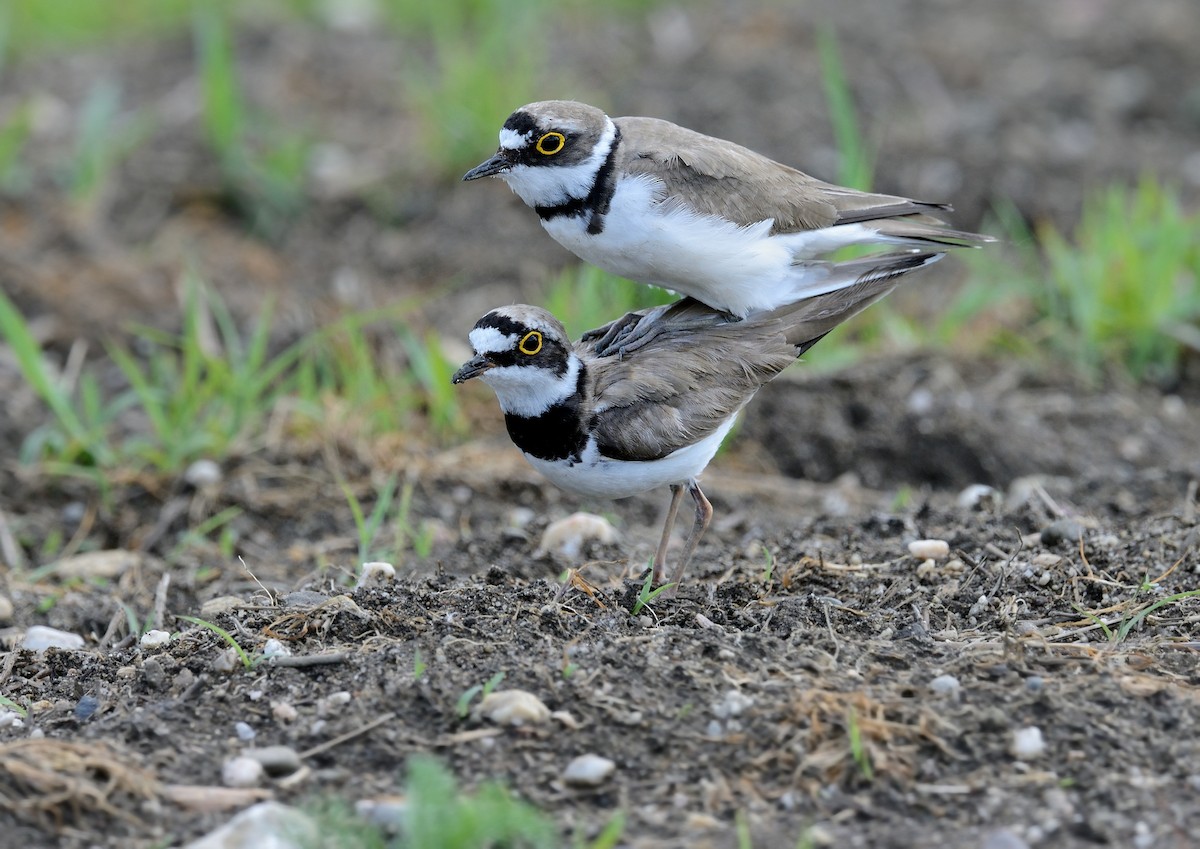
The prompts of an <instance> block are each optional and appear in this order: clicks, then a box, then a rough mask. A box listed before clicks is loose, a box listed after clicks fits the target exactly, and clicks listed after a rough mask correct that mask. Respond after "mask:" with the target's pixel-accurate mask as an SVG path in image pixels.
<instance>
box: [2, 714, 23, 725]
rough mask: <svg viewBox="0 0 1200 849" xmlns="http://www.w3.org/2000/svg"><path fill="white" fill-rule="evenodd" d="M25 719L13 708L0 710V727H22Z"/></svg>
mask: <svg viewBox="0 0 1200 849" xmlns="http://www.w3.org/2000/svg"><path fill="white" fill-rule="evenodd" d="M24 725H25V720H24V718H23V717H22V716H21V714H19V713H17V712H16V711H15V710H0V728H22V727H24Z"/></svg>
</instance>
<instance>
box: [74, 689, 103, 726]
mask: <svg viewBox="0 0 1200 849" xmlns="http://www.w3.org/2000/svg"><path fill="white" fill-rule="evenodd" d="M99 709H100V700H99V699H98V698H96V697H95V696H91V695H88V696H83V697H82V698H81V699H80V700H79V702H78V703H77V704H76V705H75V718H76V719H78V720H79V721H80V722H82V721H83V720H85V719H91V718H92V715H93V714H95V713H96V711H98V710H99Z"/></svg>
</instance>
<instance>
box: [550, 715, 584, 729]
mask: <svg viewBox="0 0 1200 849" xmlns="http://www.w3.org/2000/svg"><path fill="white" fill-rule="evenodd" d="M550 718H551V719H553V720H554V721H555V722H558V723H560V724H561V725H562V726H563V727H564V728H569V729H570V730H572V731H578V730H579V729H580V728H582V727H583V726H582V725H580V724H579V720H578V719H576V718H575V716H574V715H573V714H572V713H571V712H570V711H565V710H556V711H554V713H552V714H550Z"/></svg>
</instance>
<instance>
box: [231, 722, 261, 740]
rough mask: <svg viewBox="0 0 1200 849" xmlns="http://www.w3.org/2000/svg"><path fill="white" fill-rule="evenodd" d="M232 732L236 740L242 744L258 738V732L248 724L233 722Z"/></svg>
mask: <svg viewBox="0 0 1200 849" xmlns="http://www.w3.org/2000/svg"><path fill="white" fill-rule="evenodd" d="M233 730H234V731H235V732H237V736H238V739H239V740H241V741H242V742H243V743H249V742H250V741H251V740H253V739H254V738H255V737H257V736H258V732H257V731H255V730H254V728H253V726H251V725H250V723H248V722H235V723H234V725H233Z"/></svg>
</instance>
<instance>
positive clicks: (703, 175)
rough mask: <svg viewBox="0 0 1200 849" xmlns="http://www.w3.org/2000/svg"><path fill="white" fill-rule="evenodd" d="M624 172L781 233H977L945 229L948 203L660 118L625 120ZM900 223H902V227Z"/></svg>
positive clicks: (958, 238)
mask: <svg viewBox="0 0 1200 849" xmlns="http://www.w3.org/2000/svg"><path fill="white" fill-rule="evenodd" d="M616 123H617V125H618V126H619V127H620V128H621V133H622V147H621V157H622V161H621V167H622V168H623V169H625V170H626V171H629V172H631V173H634V174H646V175H649V176H652V177H655V178H657V179H659V180H661V181H662V183H663V200H664V201H666V202H668V203H669V202H671V200H672V199H674V200H676V201H677V202H680V203H684V204H687V205H688V206H690V207H692V208H693V209H696V210H698V211H700V212H702V213H707V214H709V215H719V216H721V217H723V218H727V219H729V220H730V221H735V222H737V223H738V224H742V225H749V224H754V223H756V222H759V221H763V220H765V219H768V218H771V219H774V221H775V224H774V227H773V228H772V232H774V233H792V232H797V231H801V230H814V229H818V228H821V227H828V226H830V225H833V224H850V223H854V222H861V221H871V222H879V221H880V220H881V219H883V220H887V219H894V218H898V217H899V218H902V219H905V220H904V222H903V223H904V224H905V225H906V226H905V227H904V228H903V229H904V232H903V234H902V235H904V236H911V237H913V238H918V239H924V238H932V239H933V240H935V241H939V242H940V241H944V240H945V237H947V236H949V237H951V238H952V239H953V243H954V244H959V243H962V244H970V243H973V242H975V241H977V240H976V239H975V238H974V234H969V233H959V232H957V231H951V230H947V229H946V228H944V227H940V226H939V224H940V219H938V218H937V217H936V215H934V213H938V212H942V211H946V210H948V209H949V207H947V206H946V205H944V204H936V203H924V202H922V201H915V200H910V199H909V198H905V197H899V196H896V195H883V194H874V193H871V192H860V191H856V190H854V189H848V188H844V187H842V186H835V185H833V184H831V183H825V182H822V181H821V180H818V179H816V178H815V177H810V176H809V175H808V174H805V173H804V172H803V171H797V170H796V169H795V168H789V167H788V166H786V165H783V164H781V163H779V162H775V161H774V160H772V159H768V158H767V157H765V156H762V155H761V154H758V153H755V152H754V151H752V150H749V149H748V148H744V147H741V146H739V145H735V144H733V143H732V142H727V141H723V140H721V139H715V138H712V137H711V136H706V135H703V134H701V133H697V132H694V131H692V130H688V129H686V128H684V127H680V126H677V125H675V124H672V123H670V122H668V121H661V120H659V119H657V118H618V119H616ZM898 223H899V222H898Z"/></svg>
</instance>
